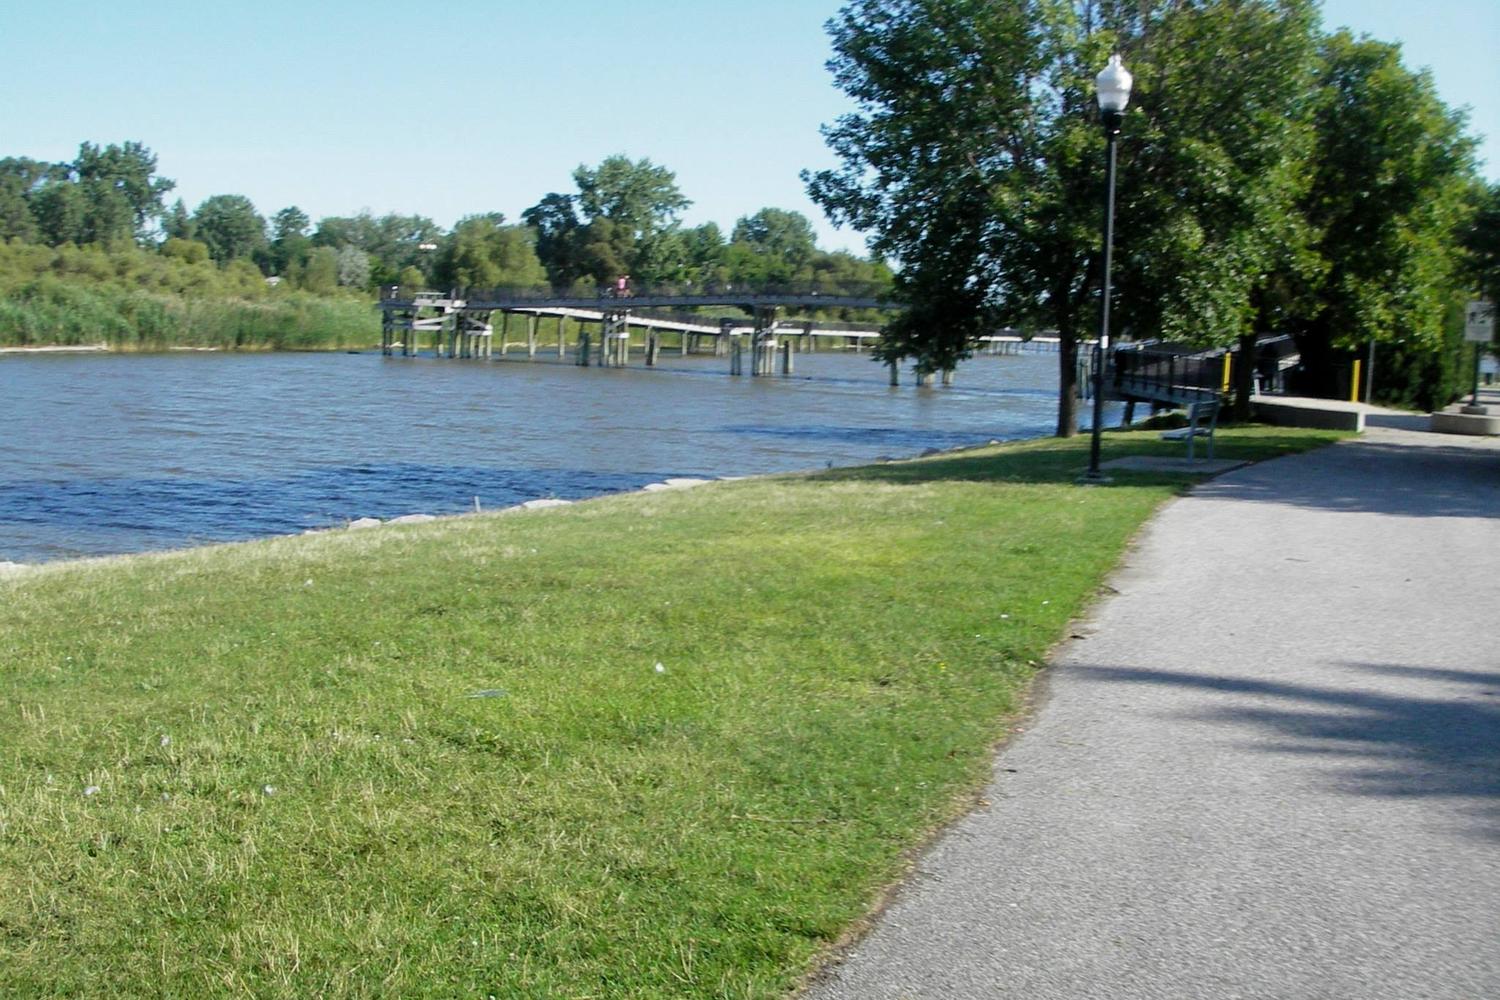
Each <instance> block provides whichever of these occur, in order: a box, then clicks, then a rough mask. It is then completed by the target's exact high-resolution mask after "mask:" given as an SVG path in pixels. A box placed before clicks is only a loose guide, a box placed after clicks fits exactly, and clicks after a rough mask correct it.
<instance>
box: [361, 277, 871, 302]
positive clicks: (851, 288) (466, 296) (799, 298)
mask: <svg viewBox="0 0 1500 1000" xmlns="http://www.w3.org/2000/svg"><path fill="white" fill-rule="evenodd" d="M890 295H891V286H890V285H889V284H888V283H885V282H875V281H871V282H844V283H839V284H833V283H828V282H805V283H804V282H768V283H761V284H747V283H744V282H713V281H710V282H701V283H700V282H681V283H675V284H669V283H662V284H653V285H636V284H631V285H629V286H627V287H626V288H624V289H621V288H619V287H618V286H614V285H606V286H589V287H582V288H581V287H578V286H572V287H568V288H550V287H546V286H542V287H537V286H534V285H533V286H508V287H499V288H454V289H449V290H446V291H433V290H431V289H416V288H403V287H402V286H400V285H383V286H381V289H380V300H381V302H413V303H420V302H422V301H424V300H427V301H439V300H447V301H454V300H463V301H466V302H471V303H484V304H486V305H488V304H497V305H509V304H515V305H518V306H524V305H525V304H526V303H544V302H549V303H557V302H569V303H584V302H588V303H596V304H598V305H599V306H600V307H610V306H616V305H619V304H623V303H627V302H632V301H638V300H644V301H645V302H659V301H662V300H670V301H672V302H674V303H675V302H687V303H691V302H694V301H702V302H703V303H704V304H710V303H716V304H740V303H744V304H746V305H753V304H756V303H768V304H788V303H790V302H793V301H795V302H797V303H804V302H805V303H807V304H809V305H814V306H815V305H816V304H817V303H818V302H819V300H834V301H831V302H830V303H829V304H830V306H833V307H841V308H847V307H848V306H849V305H850V304H851V302H858V303H859V304H860V305H868V306H869V307H874V308H895V307H896V304H895V303H893V302H891V301H889V299H890ZM643 304H644V302H643Z"/></svg>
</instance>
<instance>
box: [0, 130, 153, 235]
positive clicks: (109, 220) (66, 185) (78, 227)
mask: <svg viewBox="0 0 1500 1000" xmlns="http://www.w3.org/2000/svg"><path fill="white" fill-rule="evenodd" d="M175 186H176V185H175V184H174V183H173V182H172V181H169V180H167V179H166V178H162V177H157V176H156V157H155V156H154V155H153V154H152V152H151V151H150V150H149V149H147V148H146V147H145V146H143V145H141V144H140V143H138V142H127V143H125V144H124V145H121V146H115V145H109V146H103V147H101V146H96V145H94V144H93V143H88V142H85V143H83V144H82V145H81V146H79V148H78V157H77V159H75V160H74V161H73V162H71V163H42V162H40V161H37V160H31V159H27V158H25V157H8V158H6V159H4V160H0V239H4V238H12V237H14V238H19V239H24V240H32V239H41V240H42V241H44V242H46V243H48V244H50V245H52V246H56V245H58V244H61V243H77V244H82V243H108V242H114V241H119V240H132V239H135V240H145V239H147V238H148V237H149V236H150V235H151V230H152V227H154V226H155V224H156V221H157V220H158V219H160V218H161V216H162V214H163V209H162V199H163V198H164V197H166V194H167V192H168V191H171V190H172V188H173V187H175ZM17 199H19V201H20V203H21V204H19V205H18V204H17Z"/></svg>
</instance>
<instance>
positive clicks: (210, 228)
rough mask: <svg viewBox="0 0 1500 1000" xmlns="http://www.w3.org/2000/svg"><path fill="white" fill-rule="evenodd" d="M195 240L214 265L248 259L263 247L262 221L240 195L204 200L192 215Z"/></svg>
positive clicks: (214, 196) (264, 235) (253, 206)
mask: <svg viewBox="0 0 1500 1000" xmlns="http://www.w3.org/2000/svg"><path fill="white" fill-rule="evenodd" d="M193 229H194V232H195V238H196V239H198V240H199V241H200V242H202V243H204V244H205V245H207V247H208V253H209V256H211V257H212V258H213V259H214V262H215V263H216V264H220V265H223V264H228V263H229V262H230V261H234V260H249V259H250V258H251V257H253V256H255V255H256V254H257V253H258V252H259V251H261V250H262V249H264V247H265V245H266V220H265V219H263V218H261V216H260V214H259V213H258V212H256V211H255V205H254V204H253V203H252V202H251V201H250V199H249V198H246V197H245V196H244V195H242V194H216V195H213V196H212V197H209V198H205V199H204V201H203V203H202V204H201V205H199V206H198V208H197V210H196V211H195V212H194V213H193Z"/></svg>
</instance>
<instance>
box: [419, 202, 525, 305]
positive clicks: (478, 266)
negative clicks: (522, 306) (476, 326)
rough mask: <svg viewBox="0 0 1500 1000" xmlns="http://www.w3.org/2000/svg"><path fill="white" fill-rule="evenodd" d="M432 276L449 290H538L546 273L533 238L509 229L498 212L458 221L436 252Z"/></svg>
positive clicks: (521, 228)
mask: <svg viewBox="0 0 1500 1000" xmlns="http://www.w3.org/2000/svg"><path fill="white" fill-rule="evenodd" d="M434 276H435V277H436V279H437V282H438V283H439V284H440V285H442V286H444V287H452V288H486V289H488V288H537V287H544V286H545V285H546V284H547V272H546V270H545V269H544V268H543V267H542V262H541V261H540V260H539V259H538V258H537V255H536V246H535V235H534V234H533V232H532V231H531V229H529V228H528V227H526V226H509V225H506V224H505V216H503V215H501V214H500V213H498V212H494V213H490V214H487V215H471V216H468V217H467V218H464V219H460V220H459V222H458V224H457V225H456V226H454V227H453V232H452V233H451V234H450V235H449V237H448V238H447V239H446V240H444V241H443V244H442V246H441V248H440V249H439V250H438V258H437V261H436V265H435V270H434Z"/></svg>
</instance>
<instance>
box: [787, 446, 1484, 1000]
mask: <svg viewBox="0 0 1500 1000" xmlns="http://www.w3.org/2000/svg"><path fill="white" fill-rule="evenodd" d="M1497 562H1500V442H1495V441H1486V440H1482V439H1473V438H1459V437H1451V436H1439V435H1433V434H1427V433H1417V432H1414V431H1409V430H1397V429H1390V428H1372V429H1371V430H1369V431H1368V432H1367V433H1366V435H1365V436H1364V437H1363V438H1362V439H1360V440H1357V441H1349V442H1345V443H1342V444H1340V445H1337V446H1335V447H1333V448H1328V449H1324V450H1322V451H1318V452H1315V453H1311V454H1306V455H1300V456H1295V457H1291V458H1286V459H1280V460H1278V461H1275V462H1269V463H1265V464H1262V465H1258V466H1253V467H1250V468H1246V469H1242V470H1240V471H1238V472H1234V473H1230V474H1228V475H1226V476H1223V477H1221V478H1219V479H1216V480H1213V481H1212V482H1209V483H1206V484H1204V485H1202V486H1200V487H1199V488H1198V489H1197V490H1196V491H1195V492H1194V493H1193V495H1192V496H1190V497H1187V498H1184V499H1181V500H1178V501H1175V502H1173V503H1172V504H1170V505H1169V506H1168V507H1167V508H1166V509H1165V510H1164V511H1163V512H1162V513H1161V514H1160V515H1159V516H1158V517H1157V518H1156V519H1155V520H1154V521H1153V522H1152V524H1151V525H1150V527H1149V528H1148V529H1147V531H1146V533H1145V535H1144V536H1143V537H1142V539H1141V541H1140V544H1139V545H1138V547H1137V548H1136V549H1135V550H1134V551H1133V552H1132V553H1131V554H1130V556H1129V557H1128V558H1127V560H1126V565H1125V567H1124V568H1123V569H1122V570H1121V572H1120V573H1119V574H1118V576H1117V577H1116V578H1115V579H1114V580H1113V584H1114V586H1115V587H1116V588H1117V589H1118V591H1119V594H1118V596H1113V597H1111V598H1110V599H1109V600H1108V601H1106V602H1105V603H1104V604H1103V605H1102V606H1101V607H1100V608H1099V609H1098V611H1097V613H1096V615H1095V617H1094V618H1093V619H1092V621H1091V622H1090V623H1088V624H1087V625H1086V626H1084V629H1083V631H1084V632H1085V633H1089V634H1088V637H1087V638H1085V639H1082V640H1079V641H1074V642H1072V643H1071V644H1070V645H1069V646H1068V647H1066V648H1065V649H1064V650H1063V651H1062V653H1061V654H1060V657H1059V660H1058V663H1057V665H1056V668H1055V669H1054V670H1053V671H1051V673H1050V680H1049V682H1048V690H1047V691H1046V693H1045V696H1044V698H1043V699H1042V704H1041V706H1040V708H1039V710H1038V711H1037V713H1036V716H1035V718H1034V719H1033V720H1032V722H1031V723H1030V725H1029V726H1028V727H1027V728H1026V731H1025V732H1024V734H1023V735H1021V736H1020V737H1018V738H1017V739H1016V740H1015V741H1014V742H1013V743H1012V744H1011V745H1010V747H1009V748H1007V749H1006V750H1005V751H1004V752H1003V753H1002V754H1001V755H1000V756H999V758H998V760H997V762H996V770H995V776H994V779H993V783H992V785H991V787H990V789H989V792H988V795H987V798H988V800H989V801H990V803H991V804H990V805H989V806H988V807H987V808H984V809H982V810H981V811H979V812H977V813H975V814H973V815H971V816H969V817H968V818H966V819H965V820H963V821H961V822H960V823H958V824H957V825H956V826H955V827H954V828H953V829H952V830H951V831H950V832H949V833H947V834H945V835H944V836H943V837H942V838H941V839H940V841H939V842H938V843H937V844H936V845H935V846H934V848H933V849H932V850H931V851H929V852H928V853H927V854H926V855H924V856H923V857H922V858H921V859H920V861H919V862H918V864H917V866H916V870H915V872H914V873H913V875H912V877H911V879H910V881H909V882H908V883H907V884H906V885H905V886H904V887H903V888H902V889H901V890H900V891H899V892H898V893H897V895H896V898H895V900H894V901H893V902H892V904H891V905H890V906H889V908H888V909H887V910H886V911H885V913H884V914H883V915H882V916H881V917H880V918H879V920H878V921H877V923H876V926H875V928H874V929H873V930H872V931H871V933H870V934H869V935H868V936H867V937H866V938H865V939H864V940H862V941H860V942H859V943H858V944H857V945H855V946H854V947H853V948H852V949H851V950H850V951H849V953H847V954H846V955H844V956H841V960H840V961H838V962H836V963H834V964H832V965H831V966H830V967H829V968H828V969H827V970H825V972H824V975H823V976H822V978H821V979H819V980H818V981H817V982H815V984H814V985H813V986H812V987H811V988H810V989H809V990H808V992H807V997H809V998H813V1000H832V998H851V1000H854V998H857V1000H878V998H895V997H901V998H916V997H934V998H936V997H941V998H945V1000H954V998H967V997H1026V998H1028V1000H1043V998H1067V1000H1089V998H1111V1000H1113V998H1177V997H1182V998H1215V1000H1217V998H1225V1000H1229V998H1248V997H1257V998H1259V997H1265V998H1276V1000H1293V998H1307V1000H1314V998H1316V1000H1335V998H1359V1000H1366V998H1371V1000H1374V998H1384V997H1390V998H1401V1000H1416V998H1436V997H1444V998H1447V997H1452V998H1463V1000H1481V998H1500V572H1497Z"/></svg>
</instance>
